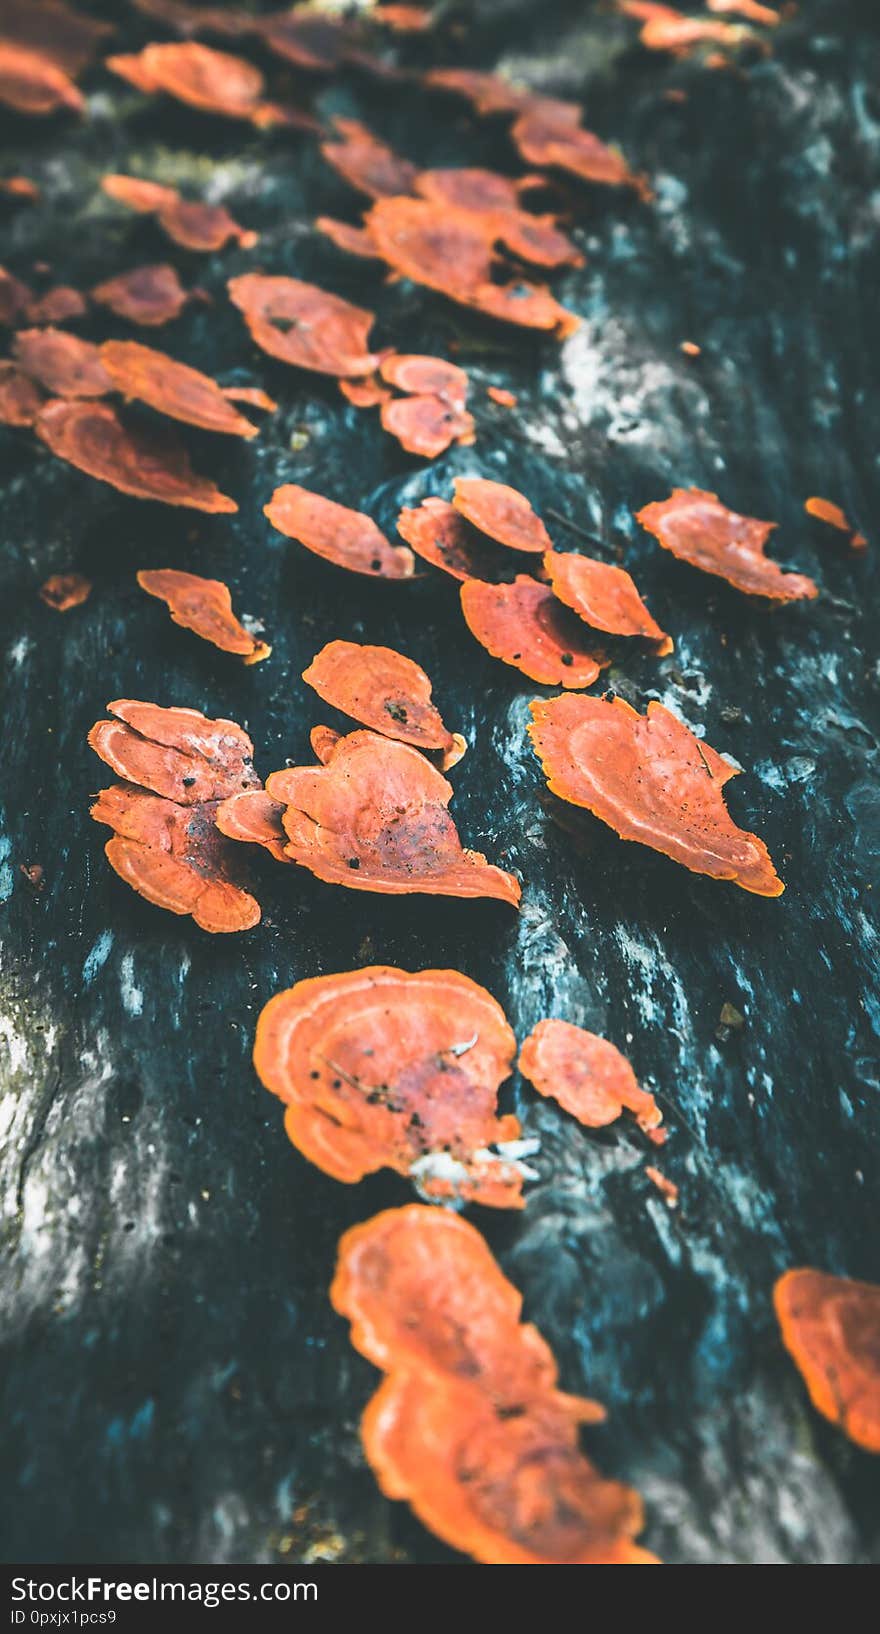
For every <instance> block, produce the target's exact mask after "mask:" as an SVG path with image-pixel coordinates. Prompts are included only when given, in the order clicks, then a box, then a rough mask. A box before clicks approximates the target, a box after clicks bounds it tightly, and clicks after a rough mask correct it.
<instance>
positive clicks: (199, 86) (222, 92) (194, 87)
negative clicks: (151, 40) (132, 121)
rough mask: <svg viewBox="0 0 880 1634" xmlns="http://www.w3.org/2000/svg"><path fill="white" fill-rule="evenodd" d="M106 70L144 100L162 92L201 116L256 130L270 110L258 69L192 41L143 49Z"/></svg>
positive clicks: (111, 60)
mask: <svg viewBox="0 0 880 1634" xmlns="http://www.w3.org/2000/svg"><path fill="white" fill-rule="evenodd" d="M104 66H105V67H106V68H109V69H110V71H111V73H115V74H119V75H120V76H121V78H123V79H127V80H128V81H129V82H130V84H132V85H134V86H135V87H136V89H137V90H139V91H143V92H144V93H146V94H147V95H151V94H154V93H155V92H158V91H164V92H165V94H166V95H167V96H172V97H174V98H176V100H177V101H178V102H184V103H186V104H187V106H188V107H191V108H197V109H198V110H200V111H201V112H202V113H211V114H219V115H221V116H222V117H225V118H229V119H250V120H253V121H254V122H255V123H257V124H259V123H261V122H262V121H263V119H264V118H265V117H266V116H267V111H268V110H269V109H270V104H268V103H266V102H264V100H263V92H264V89H265V82H264V79H263V75H262V74H261V72H260V70H259V68H256V67H255V66H254V64H253V63H252V62H248V61H247V60H246V59H245V58H244V57H237V56H233V55H232V53H231V52H228V51H215V50H214V49H213V47H212V46H208V45H201V44H200V43H199V42H198V41H195V40H186V41H184V42H183V43H180V44H177V43H175V44H167V45H147V46H145V47H144V49H143V51H141V52H139V53H137V54H135V55H128V56H115V57H108V58H107V59H106V62H105V65H104Z"/></svg>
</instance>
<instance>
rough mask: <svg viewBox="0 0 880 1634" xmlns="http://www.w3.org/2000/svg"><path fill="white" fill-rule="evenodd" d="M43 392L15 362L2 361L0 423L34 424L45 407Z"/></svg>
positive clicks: (11, 424)
mask: <svg viewBox="0 0 880 1634" xmlns="http://www.w3.org/2000/svg"><path fill="white" fill-rule="evenodd" d="M43 401H44V398H43V393H42V392H41V391H40V389H39V387H38V386H35V385H34V383H33V381H32V380H31V379H30V377H29V376H28V375H26V374H23V373H22V371H21V370H20V369H17V368H16V366H15V364H14V363H8V362H5V361H4V362H0V425H4V426H32V425H33V423H34V421H35V420H36V418H37V416H38V415H39V412H40V410H41V408H42V407H43Z"/></svg>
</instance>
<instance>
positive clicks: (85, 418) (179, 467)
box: [35, 398, 238, 515]
mask: <svg viewBox="0 0 880 1634" xmlns="http://www.w3.org/2000/svg"><path fill="white" fill-rule="evenodd" d="M35 429H36V432H37V435H38V436H39V437H41V438H42V439H43V442H44V443H46V444H47V446H48V447H49V448H51V450H52V453H53V454H55V455H57V457H58V458H59V459H61V460H66V461H67V463H68V465H74V466H76V469H77V470H78V471H84V472H85V474H86V476H90V477H96V478H97V480H98V481H99V482H107V483H109V485H110V487H111V488H118V489H119V491H120V493H123V494H131V495H132V496H133V497H134V498H135V499H156V500H159V501H160V503H161V504H163V505H182V506H184V507H186V508H187V509H190V510H196V511H208V512H211V513H212V514H215V515H216V514H220V513H223V514H228V513H230V512H232V511H237V510H238V506H237V505H236V503H235V500H234V499H230V498H229V495H228V494H222V493H221V492H220V490H219V488H218V487H217V485H216V483H215V482H212V480H211V478H210V477H200V476H199V475H198V474H197V473H196V472H195V471H193V469H192V466H191V465H190V463H189V456H188V455H187V452H186V449H185V448H184V447H183V445H182V444H181V443H179V442H177V440H176V439H175V438H174V437H171V436H169V435H168V434H166V433H160V432H158V431H154V430H153V428H152V427H151V428H150V430H149V431H144V430H141V429H140V427H139V428H138V429H137V430H135V429H134V428H133V427H130V426H128V425H126V424H125V422H124V421H123V420H121V419H120V418H119V416H118V415H117V413H116V411H115V409H113V408H111V407H110V405H109V403H97V402H65V401H64V400H63V399H62V398H52V399H51V400H50V401H49V402H48V403H47V404H46V406H45V408H44V409H43V410H42V412H41V414H40V416H39V418H38V419H37V421H36V426H35Z"/></svg>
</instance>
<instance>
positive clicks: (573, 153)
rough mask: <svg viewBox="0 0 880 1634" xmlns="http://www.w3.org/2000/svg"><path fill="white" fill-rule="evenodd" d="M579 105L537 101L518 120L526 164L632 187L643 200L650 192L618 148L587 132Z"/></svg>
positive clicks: (518, 137)
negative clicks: (582, 121)
mask: <svg viewBox="0 0 880 1634" xmlns="http://www.w3.org/2000/svg"><path fill="white" fill-rule="evenodd" d="M580 118H581V111H580V108H579V107H578V106H577V105H576V104H575V103H569V102H553V101H550V100H545V101H542V100H541V99H536V100H535V101H533V102H530V103H529V105H528V107H527V108H525V109H524V110H523V112H522V113H520V114H519V116H518V118H517V119H516V120H515V121H514V124H513V129H512V131H511V135H512V137H513V141H514V143H515V144H516V146H517V148H518V149H519V152H520V154H521V156H522V158H523V159H525V161H526V164H530V165H539V166H541V167H542V168H543V167H545V166H546V167H548V168H552V169H555V170H566V171H568V172H569V174H570V175H572V176H577V177H578V178H579V180H580V181H584V182H598V183H600V184H602V185H603V186H606V187H632V188H635V190H636V192H637V193H639V194H640V195H641V197H643V198H650V196H651V194H650V189H649V187H648V186H647V183H646V182H645V179H644V177H643V176H636V175H635V174H634V173H633V171H631V170H630V168H629V165H628V164H627V162H626V160H625V159H624V157H623V154H622V153H620V152H619V151H618V149H617V148H613V147H607V146H606V144H605V143H604V142H602V141H601V140H600V139H599V137H598V136H595V135H594V134H593V132H592V131H588V130H584V128H583V126H582V125H581V122H580Z"/></svg>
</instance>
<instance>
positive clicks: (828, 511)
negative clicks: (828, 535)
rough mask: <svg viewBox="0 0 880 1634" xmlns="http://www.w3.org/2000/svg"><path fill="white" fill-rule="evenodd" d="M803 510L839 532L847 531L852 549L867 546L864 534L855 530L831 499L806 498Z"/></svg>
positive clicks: (860, 548) (861, 548) (863, 548)
mask: <svg viewBox="0 0 880 1634" xmlns="http://www.w3.org/2000/svg"><path fill="white" fill-rule="evenodd" d="M804 510H805V511H806V513H807V515H808V516H814V517H815V518H816V519H817V521H819V522H827V523H828V526H829V527H831V528H837V530H838V532H839V533H848V534H849V535H850V540H849V543H850V547H851V549H852V550H865V549H866V548H867V544H868V541H867V539H866V538H865V536H864V534H862V533H857V532H856V531H855V529H854V528H853V525H852V523H851V522H850V520H849V518H848V517H847V515H846V512H845V511H842V510H841V508H840V506H839V505H835V504H834V503H833V501H832V500H830V499H815V498H814V499H808V500H806V501H805V502H804Z"/></svg>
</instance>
